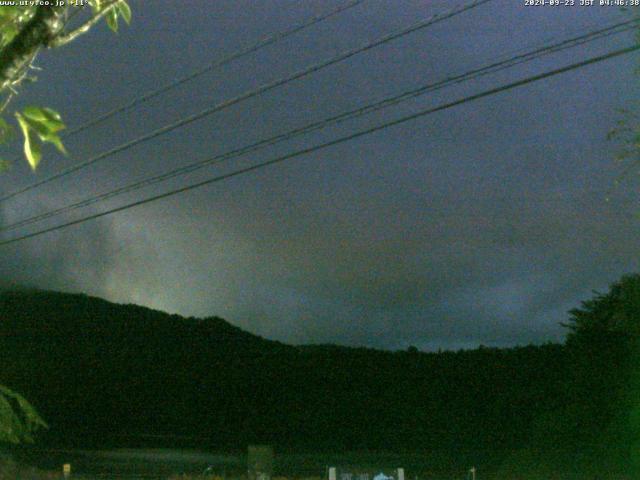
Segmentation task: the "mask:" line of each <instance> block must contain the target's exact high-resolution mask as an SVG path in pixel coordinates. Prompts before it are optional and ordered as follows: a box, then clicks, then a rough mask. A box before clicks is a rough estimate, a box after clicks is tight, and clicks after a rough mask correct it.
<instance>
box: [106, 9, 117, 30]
mask: <svg viewBox="0 0 640 480" xmlns="http://www.w3.org/2000/svg"><path fill="white" fill-rule="evenodd" d="M106 21H107V25H108V26H109V28H110V29H111V30H113V31H114V32H116V33H118V10H117V8H116V7H114V8H112V9H111V10H109V12H108V13H107V18H106Z"/></svg>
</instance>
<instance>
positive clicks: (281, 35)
mask: <svg viewBox="0 0 640 480" xmlns="http://www.w3.org/2000/svg"><path fill="white" fill-rule="evenodd" d="M364 1H365V0H354V1H351V2H349V3H346V4H345V5H341V6H340V7H338V8H336V9H334V10H331V11H330V12H326V13H323V14H321V15H316V16H314V17H311V18H309V19H308V20H306V21H304V22H302V23H300V24H298V25H295V26H293V27H291V28H289V29H287V30H283V31H281V32H277V33H274V34H272V35H269V36H267V37H264V38H263V39H261V40H259V41H258V42H257V43H255V44H253V45H251V46H249V47H246V48H243V49H242V50H238V51H237V52H234V53H232V54H230V55H228V56H226V57H224V58H222V59H221V60H216V61H214V62H211V63H209V64H208V65H206V66H205V67H202V68H200V69H198V70H195V71H193V72H191V73H190V74H188V75H185V76H184V77H181V78H179V79H177V80H174V81H173V82H169V83H166V84H165V85H162V86H161V87H159V88H157V89H155V90H151V91H149V92H147V93H144V94H142V95H140V96H138V97H136V98H134V99H133V100H131V101H130V102H128V103H125V104H123V105H121V106H119V107H116V108H114V109H113V110H110V111H108V112H106V113H103V114H102V115H100V116H99V117H97V118H95V119H92V120H89V121H88V122H86V123H84V124H82V125H79V126H77V127H75V128H73V129H71V130H68V131H67V132H66V133H65V134H64V138H68V137H71V136H73V135H76V134H78V133H80V132H83V131H84V130H87V129H89V128H91V127H95V126H96V125H98V124H100V123H103V122H104V121H106V120H108V119H110V118H111V117H113V116H115V115H118V114H120V113H123V112H126V111H127V110H131V109H132V108H134V107H136V106H138V105H140V104H142V103H145V102H147V101H149V100H151V99H153V98H155V97H157V96H159V95H162V94H163V93H166V92H168V91H170V90H173V89H174V88H177V87H179V86H181V85H184V84H185V83H188V82H190V81H192V80H195V79H196V78H198V77H201V76H202V75H204V74H206V73H209V72H211V71H213V70H216V69H218V68H220V67H223V66H225V65H228V64H229V63H232V62H234V61H236V60H238V59H240V58H242V57H245V56H247V55H249V54H251V53H254V52H257V51H258V50H260V49H262V48H264V47H267V46H269V45H271V44H273V43H276V42H279V41H280V40H284V39H285V38H287V37H290V36H291V35H294V34H296V33H298V32H300V31H302V30H305V29H307V28H309V27H311V26H313V25H316V24H318V23H321V22H323V21H324V20H327V19H329V18H331V17H334V16H336V15H338V14H340V13H342V12H344V11H346V10H349V9H351V8H353V7H356V6H358V5H360V4H361V3H363V2H364Z"/></svg>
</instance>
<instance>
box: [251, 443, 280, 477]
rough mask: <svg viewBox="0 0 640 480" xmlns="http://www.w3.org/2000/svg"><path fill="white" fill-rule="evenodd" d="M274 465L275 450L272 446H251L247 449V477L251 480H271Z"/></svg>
mask: <svg viewBox="0 0 640 480" xmlns="http://www.w3.org/2000/svg"><path fill="white" fill-rule="evenodd" d="M273 463H274V462H273V448H272V447H271V446H269V445H249V447H248V448H247V475H248V477H249V480H271V477H272V475H273Z"/></svg>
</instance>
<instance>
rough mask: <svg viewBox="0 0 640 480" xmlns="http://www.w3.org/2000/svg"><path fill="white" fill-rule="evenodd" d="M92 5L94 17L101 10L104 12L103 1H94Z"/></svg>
mask: <svg viewBox="0 0 640 480" xmlns="http://www.w3.org/2000/svg"><path fill="white" fill-rule="evenodd" d="M90 5H91V10H92V11H93V14H94V15H97V14H98V13H100V10H102V1H101V0H92V2H91V3H90Z"/></svg>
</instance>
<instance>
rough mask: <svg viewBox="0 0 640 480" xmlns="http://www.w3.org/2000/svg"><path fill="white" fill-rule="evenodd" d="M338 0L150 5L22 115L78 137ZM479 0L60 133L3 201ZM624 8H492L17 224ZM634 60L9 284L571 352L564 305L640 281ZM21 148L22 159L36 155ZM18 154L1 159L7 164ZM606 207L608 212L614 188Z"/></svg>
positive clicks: (336, 330)
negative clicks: (565, 347)
mask: <svg viewBox="0 0 640 480" xmlns="http://www.w3.org/2000/svg"><path fill="white" fill-rule="evenodd" d="M341 3H343V2H339V1H333V0H331V1H328V0H313V1H293V0H269V1H256V0H251V1H245V0H224V1H223V0H220V1H216V2H211V1H207V0H189V1H186V2H176V1H168V0H157V1H153V2H135V1H134V2H132V3H131V6H132V8H133V22H132V25H131V26H130V27H128V28H127V27H123V28H122V29H121V31H120V32H119V34H117V35H114V34H113V33H112V32H110V31H109V30H108V29H107V28H106V26H105V25H103V24H101V25H99V26H98V27H96V28H94V29H93V30H92V31H91V32H90V33H89V34H87V35H85V36H84V37H82V38H81V39H80V40H78V41H76V42H75V43H73V44H71V45H69V46H68V47H64V48H61V49H58V50H55V51H45V52H42V53H41V54H40V56H39V57H38V59H37V62H36V65H37V66H38V67H40V68H42V71H40V72H37V75H38V77H39V80H38V82H36V83H33V84H28V85H25V87H24V89H23V90H22V91H21V93H20V96H19V97H20V98H19V99H18V101H17V102H16V103H15V104H13V106H14V107H20V106H23V105H28V104H36V105H45V106H51V107H52V108H55V109H56V110H58V111H60V112H61V114H62V115H63V119H64V120H65V121H66V123H67V125H68V126H69V127H75V126H77V125H80V124H82V123H84V122H86V121H88V120H90V119H91V118H93V117H95V116H96V115H99V114H100V113H103V112H105V111H107V110H110V109H111V108H114V107H115V106H118V105H120V104H122V103H126V102H128V101H129V100H131V99H133V98H135V97H137V96H139V95H141V94H142V93H144V92H147V91H149V90H152V89H154V88H157V87H158V86H160V85H162V84H165V83H167V82H169V81H172V80H174V79H177V78H179V77H181V76H182V75H184V74H186V73H188V72H191V71H193V70H195V69H197V68H200V67H202V66H203V65H205V64H208V63H209V62H212V61H214V60H216V59H220V58H222V57H224V56H225V55H228V54H230V53H232V52H234V51H235V50H237V49H239V48H241V47H245V46H248V45H251V44H253V43H255V42H256V41H257V40H259V39H261V38H263V37H264V36H265V35H268V34H271V33H273V32H277V31H280V30H283V29H286V28H288V27H289V26H291V25H293V24H295V23H298V22H301V21H303V20H305V19H307V18H309V17H310V16H312V15H314V14H319V13H321V12H325V11H328V10H331V9H333V8H335V7H336V6H337V5H340V4H341ZM461 4H462V2H461V1H453V0H451V1H426V0H423V1H417V0H416V1H408V0H393V1H392V0H387V1H380V0H367V1H365V2H364V3H363V4H361V5H359V6H357V7H355V8H352V9H350V10H348V11H346V12H343V13H342V14H340V15H338V16H336V17H335V18H332V19H330V20H327V21H325V22H323V23H321V24H318V25H316V26H314V27H312V28H309V29H307V30H305V31H303V32H301V33H298V34H296V35H294V36H292V37H289V38H287V39H286V40H284V41H282V42H279V43H277V44H275V45H272V46H270V47H267V48H265V49H263V50H261V51H259V52H257V53H255V54H252V55H249V56H247V57H245V58H243V59H241V60H239V61H237V62H234V63H233V64H231V65H228V66H226V67H224V68H222V69H219V70H217V71H215V72H212V73H209V74H207V75H203V76H201V77H199V78H198V79H197V80H195V81H192V82H189V83H188V84H186V85H183V86H182V87H180V88H178V89H175V90H173V91H171V92H170V93H167V94H165V95H162V96H160V97H159V98H156V99H154V100H152V101H149V102H147V103H145V104H144V105H143V106H142V107H140V108H137V109H135V110H133V111H131V112H128V113H126V114H124V115H119V116H117V117H115V118H113V119H111V120H109V121H108V122H105V123H104V124H101V125H100V126H96V127H95V128H92V129H91V130H90V131H87V132H84V133H82V134H80V135H78V136H75V137H72V138H69V139H68V140H66V141H65V143H66V146H67V148H68V150H69V151H70V156H69V157H68V158H65V157H63V156H61V155H59V154H58V153H56V152H55V151H54V150H53V149H52V148H48V147H47V148H46V150H45V156H44V159H43V163H42V165H41V167H40V168H39V169H38V171H37V172H36V173H35V174H33V173H31V172H30V170H29V167H28V165H27V163H26V161H24V160H21V161H18V162H14V165H13V168H12V170H11V171H9V172H6V173H4V174H2V175H0V192H2V194H5V193H8V192H10V191H12V190H14V189H16V188H18V187H19V186H22V185H28V184H30V183H32V182H34V181H36V180H38V179H42V178H46V177H47V176H49V175H51V174H53V173H55V172H57V171H59V170H60V169H62V168H65V167H67V166H70V165H73V164H74V163H77V162H81V161H83V160H84V159H86V158H88V157H89V156H91V155H94V154H96V153H98V152H101V151H103V150H106V149H108V148H111V147H113V146H115V145H118V144H120V143H123V142H125V141H127V140H129V139H131V138H133V137H135V136H138V135H142V134H144V133H146V132H149V131H151V130H153V129H155V128H158V127H160V126H163V125H165V124H167V123H170V122H173V121H175V120H177V119H179V118H182V117H184V116H187V115H189V114H192V113H195V112H198V111H200V110H202V109H203V108H205V107H207V106H210V105H213V104H215V103H218V102H220V101H222V100H224V99H227V98H230V97H233V96H236V95H239V94H240V93H242V92H245V91H248V90H251V89H254V88H256V87H258V86H259V85H261V84H263V83H266V82H269V81H272V80H275V79H278V78H280V77H283V76H287V75H289V74H290V73H292V72H294V71H296V70H299V69H302V68H304V67H306V66H308V65H310V64H313V63H318V62H319V61H321V60H324V59H327V58H329V57H331V56H333V55H335V54H337V53H338V52H341V51H343V50H346V49H349V48H352V47H354V46H357V45H360V44H362V43H363V42H366V41H369V40H372V39H375V38H377V37H379V36H381V35H383V34H385V33H388V32H390V31H393V30H396V29H399V28H402V27H405V26H408V25H409V24H411V23H413V22H415V21H417V20H419V19H424V18H427V17H429V16H431V15H433V14H434V13H436V12H439V11H446V10H448V9H450V8H452V7H453V6H458V5H461ZM628 16H629V14H628V13H627V14H625V13H624V12H621V11H620V10H619V9H618V8H617V7H598V6H594V7H579V6H574V7H548V6H547V7H525V6H524V0H494V1H493V2H490V3H488V4H487V5H483V6H480V7H477V8H476V9H474V10H471V11H469V12H466V13H463V14H461V15H459V16H457V17H455V18H453V19H451V20H448V21H444V22H441V23H439V24H437V25H434V26H433V27H431V28H427V29H424V30H421V31H419V32H416V33H413V34H411V35H408V36H406V37H404V38H402V39H400V40H397V41H395V42H391V43H389V44H387V45H385V46H382V47H379V48H376V49H373V50H371V51H369V52H366V53H363V54H361V55H357V56H355V57H353V58H351V59H350V60H348V61H345V62H342V63H340V64H338V65H335V66H332V67H330V68H327V69H325V70H323V71H322V72H319V73H318V74H315V75H312V76H310V77H307V78H305V79H302V80H298V81H295V82H291V83H290V84H288V85H286V86H284V87H281V88H278V89H277V90H275V91H272V92H270V93H267V94H265V95H262V96H260V97H258V98H253V99H251V100H249V101H246V102H242V103H240V104H238V105H235V106H233V107H231V108H229V109H227V110H225V111H223V112H219V113H216V114H214V115H211V116H209V117H207V118H204V119H202V120H200V121H197V122H195V123H193V124H191V125H189V126H186V127H185V128H180V129H178V130H176V131H174V132H171V133H169V134H167V135H164V136H162V137H159V138H157V139H155V140H153V141H151V142H147V143H145V144H143V145H140V146H137V147H135V148H133V149H131V150H128V151H126V152H123V153H121V154H118V155H115V156H113V157H111V158H109V159H106V160H104V161H102V162H100V163H98V164H96V165H93V166H91V167H90V168H87V169H84V170H83V171H82V172H79V173H77V174H75V175H70V176H68V177H66V178H64V179H62V180H60V181H56V182H51V183H49V184H47V185H46V186H43V187H42V188H37V189H34V190H32V191H30V192H28V193H25V194H23V195H20V196H18V197H16V198H14V199H11V200H9V201H7V202H4V203H3V204H0V215H1V222H9V223H10V222H14V221H17V220H20V219H22V218H24V217H26V216H29V215H32V214H36V213H40V212H43V211H47V210H49V209H51V208H56V207H59V206H63V205H66V204H67V203H70V202H73V201H77V200H81V199H84V198H85V197H88V196H91V195H94V194H97V193H101V192H105V191H108V190H110V189H112V188H115V187H117V186H120V185H124V184H127V183H129V182H131V181H134V180H138V179H141V178H144V177H146V176H149V175H151V174H157V173H162V172H165V171H168V170H170V169H173V168H176V167H177V166H180V165H184V164H187V163H190V162H193V161H196V160H198V159H202V158H205V157H207V156H212V155H215V154H216V153H222V152H225V151H226V150H228V149H230V148H234V147H239V146H242V145H245V144H248V143H252V142H254V141H256V140H258V139H261V138H264V137H268V136H271V135H275V134H278V133H281V132H285V131H287V130H290V129H292V128H295V127H297V126H300V125H304V124H306V123H309V122H311V121H314V120H318V119H320V118H323V117H325V116H329V115H331V114H337V113H340V112H342V111H345V110H348V109H351V108H355V107H357V106H360V105H363V104H366V103H369V102H372V101H376V100H380V99H382V98H384V97H386V96H389V95H393V94H396V93H400V92H402V91H404V90H408V89H411V88H416V87H418V86H420V85H422V84H425V83H429V82H432V81H437V80H440V79H442V78H445V77H447V76H450V75H452V74H458V73H463V72H465V71H467V70H470V69H473V68H476V67H478V66H481V65H484V64H486V63H491V62H492V61H494V60H495V59H497V58H500V57H503V56H504V55H506V54H509V53H513V52H515V51H519V50H522V49H527V50H528V49H531V48H533V47H536V46H539V45H540V44H542V43H544V42H551V41H554V40H561V39H564V38H568V37H569V36H573V35H574V34H577V33H579V32H585V31H588V30H593V29H595V28H597V27H598V26H604V25H608V24H610V23H613V22H614V21H615V20H616V19H618V20H622V19H625V18H628ZM633 41H634V34H633V33H626V34H623V35H618V36H615V37H611V38H608V39H606V40H604V41H598V42H594V43H593V44H589V45H586V46H582V47H578V48H576V49H573V50H570V51H567V52H562V53H559V54H555V55H552V56H548V57H544V58H543V59H540V60H537V61H534V62H532V63H528V64H525V65H521V66H519V67H516V68H514V69H511V70H508V71H505V72H502V73H499V74H496V75H491V76H487V77H483V78H482V79H478V80H474V81H471V82H467V83H464V84H461V85H459V86H456V87H453V88H447V89H443V90H440V91H438V92H435V93H433V94H427V95H425V96H423V97H420V98H419V99H417V100H414V101H410V102H406V103H404V104H402V105H399V106H396V107H393V108H389V109H386V110H383V111H380V112H377V113H374V114H372V115H368V116H365V117H362V118H360V119H357V120H355V121H350V122H347V123H343V124H340V125H338V126H335V127H331V128H328V129H326V130H323V131H320V132H316V133H314V134H311V135H306V136H304V137H301V138H297V139H295V140H293V141H289V142H287V143H285V144H281V145H278V146H275V147H270V148H268V149H265V150H264V151H261V152H260V153H256V154H252V155H249V156H246V157H243V158H242V159H239V160H233V161H230V162H227V163H226V164H223V165H220V166H216V167H209V168H205V169H203V170H200V171H198V172H196V173H193V174H190V175H187V176H184V177H179V178H177V179H174V180H172V181H169V182H166V183H164V184H161V185H159V186H154V187H151V188H147V189H144V190H142V191H137V192H133V193H130V194H127V195H123V196H121V197H117V198H114V199H111V200H109V201H108V202H105V203H101V204H97V205H93V206H92V207H90V208H87V209H84V210H81V211H77V212H74V213H73V214H70V215H69V216H67V217H63V218H56V219H51V220H50V221H47V222H43V223H41V224H37V225H33V226H30V227H28V228H24V229H22V230H18V231H15V232H12V233H11V234H6V235H5V237H4V238H10V237H11V236H15V235H18V234H24V233H28V232H31V231H35V230H36V229H39V228H43V227H47V226H52V225H55V224H57V223H59V222H61V221H63V219H66V220H70V219H73V218H77V217H79V216H83V215H87V214H90V213H93V212H99V211H101V210H104V209H107V208H111V207H114V206H117V205H121V204H124V203H128V202H130V201H133V200H135V199H138V198H143V197H146V196H149V195H152V194H155V193H159V192H162V191H167V190H170V189H172V188H175V187H177V186H180V185H184V184H187V183H191V182H194V181H197V180H198V179H204V178H206V177H208V176H212V175H216V174H220V173H224V172H229V171H231V170H233V169H235V168H237V167H238V166H246V165H249V164H252V163H255V162H258V161H261V160H266V159H268V158H271V157H274V156H277V155H281V154H284V153H287V152H290V151H293V150H295V149H298V148H303V147H306V146H310V145H314V144H316V143H321V142H323V141H327V140H330V139H332V138H335V137H337V136H340V135H344V134H347V133H349V132H352V131H355V130H358V129H360V128H365V127H367V126H372V125H375V124H378V123H380V122H383V121H385V120H389V119H393V118H396V117H399V116H401V115H403V114H407V113H410V112H414V111H417V110H419V109H422V108H426V107H428V106H435V105H438V104H440V103H444V102H447V101H451V100H455V99H457V98H461V97H463V96H466V95H470V94H472V93H475V92H479V91H482V90H484V89H487V88H491V87H494V86H497V85H500V84H502V83H506V82H509V81H513V80H516V79H520V78H525V77H527V76H530V75H533V74H536V73H539V72H543V71H545V70H548V69H551V68H555V67H558V66H562V65H565V64H568V63H571V62H574V61H577V60H580V59H583V58H587V57H590V56H593V55H596V54H601V53H604V52H606V51H609V50H612V49H614V48H618V47H621V46H625V45H630V44H631V43H632V42H633ZM637 66H638V54H637V53H635V54H631V55H626V56H624V57H619V58H616V59H613V60H609V61H606V62H602V63H599V64H596V65H593V66H588V67H585V68H581V69H578V70H575V71H573V72H570V73H567V74H563V75H559V76H556V77H553V78H550V79H547V80H543V81H541V82H537V83H534V84H531V85H527V86H524V87H522V88H518V89H515V90H512V91H509V92H505V93H500V94H498V95H493V96H490V97H487V98H484V99H481V100H478V101H474V102H469V103H465V104H464V105H461V106H458V107H455V108H452V109H449V110H445V111H442V112H439V113H436V114H433V115H429V116H427V117H424V118H422V119H419V120H416V121H413V122H409V123H406V124H403V125H400V126H396V127H393V128H390V129H387V130H385V131H383V132H378V133H375V134H372V135H369V136H365V137H362V138H360V139H358V140H355V141H352V142H348V143H345V144H341V145H339V146H335V147H331V148H328V149H325V150H322V151H320V152H316V153H312V154H309V155H306V156H302V157H298V158H296V159H292V160H290V161H287V162H285V163H281V164H278V165H275V166H272V167H268V168H265V169H262V170H258V171H255V172H253V173H250V174H247V175H242V176H239V177H235V178H233V179H230V180H228V181H225V182H220V183H216V184H213V185H210V186H208V187H204V188H201V189H198V190H194V191H191V192H188V193H185V194H181V195H178V196H174V197H171V198H168V199H165V200H161V201H158V202H154V203H151V204H148V205H144V206H141V207H138V208H133V209H130V210H127V211H125V212H121V213H118V214H115V215H111V216H107V217H103V218H101V219H99V220H95V221H91V222H87V223H84V224H82V225H79V226H74V227H70V228H68V229H64V230H60V231H58V232H55V233H51V234H46V235H43V236H40V237H37V238H33V239H29V240H25V241H23V242H18V243H15V244H12V245H10V246H4V247H0V262H1V263H0V278H2V279H3V281H4V282H5V283H8V284H22V285H34V286H38V287H42V288H49V289H56V290H64V291H74V292H85V293H88V294H92V295H97V296H101V297H104V298H106V299H108V300H112V301H116V302H122V303H137V304H141V305H146V306H149V307H152V308H156V309H161V310H165V311H168V312H176V313H179V314H182V315H187V316H190V315H194V316H208V315H218V316H221V317H223V318H225V319H227V320H228V321H230V322H231V323H233V324H234V325H237V326H239V327H242V328H244V329H246V330H248V331H250V332H253V333H256V334H259V335H262V336H265V337H267V338H270V339H277V340H281V341H285V342H291V343H311V342H313V343H319V342H334V343H340V344H345V345H365V346H371V347H379V348H390V349H398V348H406V347H407V346H409V345H415V346H417V347H418V348H421V349H429V350H433V349H438V348H443V349H450V348H455V349H457V348H468V347H475V346H477V345H479V344H484V345H490V346H508V345H516V344H528V343H531V342H533V343H543V342H548V341H561V340H562V339H563V337H564V333H565V332H564V329H563V328H562V327H561V326H560V325H559V323H560V322H562V321H564V320H565V319H566V317H567V315H566V312H567V311H568V310H569V309H571V308H573V307H576V306H578V305H579V302H580V301H581V300H585V299H587V298H589V297H590V296H591V295H592V293H591V292H592V290H594V289H595V290H600V291H604V290H605V289H606V288H607V286H608V285H609V284H610V283H611V282H613V281H614V280H616V279H618V278H619V277H620V276H621V275H622V274H624V273H630V272H634V271H638V270H639V266H640V261H639V256H638V247H640V235H639V234H640V217H638V212H639V209H638V198H637V194H636V192H637V187H638V183H637V182H636V181H635V178H633V177H630V178H629V179H628V180H627V181H626V182H624V183H623V184H622V185H621V186H619V187H614V184H613V180H614V179H615V178H616V176H617V175H618V174H619V173H620V171H621V166H620V165H619V164H617V163H616V162H615V161H614V157H615V154H616V152H617V151H619V150H620V147H621V145H620V144H619V143H616V142H612V141H608V140H607V138H606V135H607V132H608V131H609V130H610V129H611V128H613V127H614V126H615V122H616V121H617V120H618V119H619V118H620V114H619V113H618V112H617V110H618V109H619V108H622V107H629V106H631V105H632V104H633V102H634V101H635V100H634V99H636V98H638V93H639V92H640V90H639V89H638V84H639V80H640V77H638V76H637V75H636V74H635V73H634V69H635V68H637ZM19 149H20V146H19V142H16V143H15V144H14V145H12V151H14V152H17V151H19ZM5 156H6V154H5ZM612 188H613V191H612V193H611V194H610V197H611V198H610V201H609V202H607V201H606V200H605V197H606V196H607V193H608V191H609V190H610V189H612Z"/></svg>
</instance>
